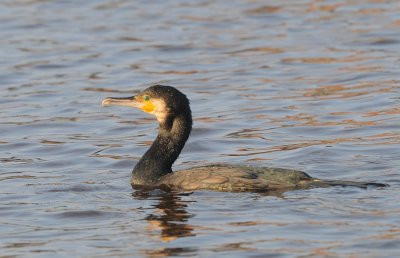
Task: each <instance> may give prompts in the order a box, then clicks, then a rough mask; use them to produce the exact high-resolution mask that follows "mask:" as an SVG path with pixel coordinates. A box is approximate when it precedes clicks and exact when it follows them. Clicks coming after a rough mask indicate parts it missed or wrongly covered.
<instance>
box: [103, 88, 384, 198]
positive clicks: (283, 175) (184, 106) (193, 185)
mask: <svg viewBox="0 0 400 258" xmlns="http://www.w3.org/2000/svg"><path fill="white" fill-rule="evenodd" d="M102 104H103V106H109V105H121V106H130V107H136V108H139V109H141V110H143V111H145V112H147V113H150V114H153V115H155V116H156V118H157V120H158V121H159V123H160V127H159V132H158V136H157V138H156V139H155V140H154V142H153V144H152V145H151V147H150V148H149V149H148V150H147V151H146V153H145V154H144V155H143V157H142V158H141V159H140V160H139V162H138V163H137V164H136V166H135V168H134V169H133V171H132V178H131V184H132V185H145V186H168V187H170V188H177V189H182V190H196V189H209V190H218V191H272V190H282V189H298V188H309V187H326V186H336V185H340V186H356V187H367V186H370V185H371V186H376V187H383V186H385V185H384V184H379V183H362V182H350V181H331V180H320V179H316V178H313V177H311V176H309V175H308V174H306V173H304V172H302V171H297V170H291V169H281V168H265V167H261V168H256V167H247V166H237V165H221V164H220V165H209V166H203V167H196V168H192V169H188V170H181V171H177V172H173V171H172V164H173V163H174V162H175V160H176V159H177V158H178V156H179V154H180V152H181V151H182V149H183V147H184V145H185V143H186V141H187V139H188V138H189V135H190V131H191V129H192V114H191V110H190V106H189V100H188V99H187V97H186V96H185V95H184V94H183V93H182V92H180V91H179V90H177V89H176V88H174V87H171V86H162V85H154V86H151V87H149V88H147V89H145V90H144V91H142V92H141V93H139V94H138V95H136V96H134V97H127V98H106V99H104V100H103V102H102Z"/></svg>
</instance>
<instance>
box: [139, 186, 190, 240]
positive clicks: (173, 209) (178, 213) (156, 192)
mask: <svg viewBox="0 0 400 258" xmlns="http://www.w3.org/2000/svg"><path fill="white" fill-rule="evenodd" d="M190 194H191V193H182V192H180V193H179V192H176V191H171V190H169V189H154V188H153V189H151V188H144V187H135V188H134V192H133V194H132V195H133V197H134V198H135V199H139V200H146V199H149V200H157V201H158V202H157V203H156V204H154V205H152V206H153V210H154V211H153V212H152V213H151V214H149V215H147V216H146V218H145V219H146V220H147V222H148V226H147V229H148V230H149V231H150V234H151V235H152V236H154V231H158V232H159V234H160V236H159V237H160V239H161V241H163V242H169V241H173V240H175V239H177V238H180V237H188V236H194V235H195V234H194V233H193V227H192V226H190V225H189V224H187V222H188V220H189V218H191V217H193V215H192V214H190V213H188V212H187V211H186V208H187V204H186V203H185V202H184V201H182V196H188V195H190ZM157 235H158V233H157Z"/></svg>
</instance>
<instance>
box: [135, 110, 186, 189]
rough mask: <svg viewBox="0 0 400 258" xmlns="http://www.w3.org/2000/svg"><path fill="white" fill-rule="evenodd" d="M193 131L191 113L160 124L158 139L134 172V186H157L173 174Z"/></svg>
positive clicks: (170, 118) (173, 117) (172, 117)
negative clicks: (168, 175) (174, 164)
mask: <svg viewBox="0 0 400 258" xmlns="http://www.w3.org/2000/svg"><path fill="white" fill-rule="evenodd" d="M191 129H192V116H191V114H190V112H188V113H185V114H180V115H178V116H171V117H167V119H166V120H165V121H164V122H163V123H160V129H159V132H158V136H157V138H156V139H155V140H154V142H153V144H152V145H151V147H150V148H149V149H148V150H147V152H146V153H145V154H144V155H143V157H142V158H141V159H140V160H139V162H138V163H137V164H136V166H135V168H134V169H133V172H132V180H131V182H132V183H133V184H141V185H149V184H155V183H156V182H157V180H158V179H160V178H161V177H162V176H164V175H166V174H168V173H171V172H172V164H173V163H174V162H175V160H176V159H177V158H178V156H179V154H180V153H181V151H182V149H183V146H185V143H186V141H187V139H188V138H189V134H190V131H191Z"/></svg>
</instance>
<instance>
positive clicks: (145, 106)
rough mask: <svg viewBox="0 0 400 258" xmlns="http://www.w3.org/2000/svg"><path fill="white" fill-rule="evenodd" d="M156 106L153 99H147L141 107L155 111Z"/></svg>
mask: <svg viewBox="0 0 400 258" xmlns="http://www.w3.org/2000/svg"><path fill="white" fill-rule="evenodd" d="M155 108H156V106H154V104H153V103H152V102H151V100H148V101H146V102H145V103H144V105H143V106H142V107H141V109H142V110H143V111H144V112H147V113H151V112H153V111H154V109H155Z"/></svg>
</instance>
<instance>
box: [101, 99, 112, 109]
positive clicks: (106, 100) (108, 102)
mask: <svg viewBox="0 0 400 258" xmlns="http://www.w3.org/2000/svg"><path fill="white" fill-rule="evenodd" d="M110 103H111V99H109V98H105V99H103V101H102V102H101V106H102V107H107V106H109V105H110Z"/></svg>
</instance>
